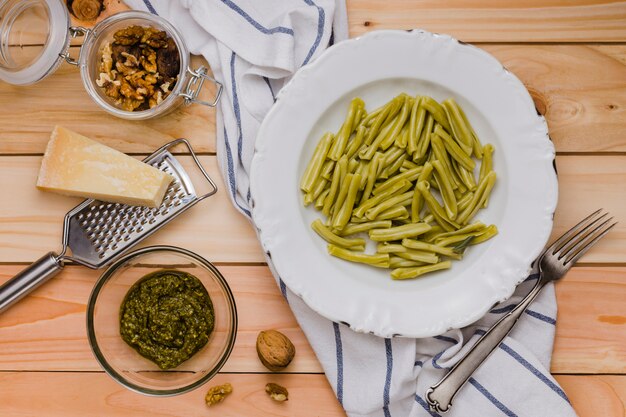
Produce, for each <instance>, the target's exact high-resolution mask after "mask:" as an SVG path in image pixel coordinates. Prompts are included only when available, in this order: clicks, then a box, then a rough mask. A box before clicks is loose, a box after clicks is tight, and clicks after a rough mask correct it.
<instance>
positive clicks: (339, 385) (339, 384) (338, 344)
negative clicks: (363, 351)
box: [333, 322, 343, 405]
mask: <svg viewBox="0 0 626 417" xmlns="http://www.w3.org/2000/svg"><path fill="white" fill-rule="evenodd" d="M333 329H334V331H335V349H336V351H337V400H339V404H341V405H343V347H342V344H341V330H340V329H339V324H338V323H335V322H333Z"/></svg>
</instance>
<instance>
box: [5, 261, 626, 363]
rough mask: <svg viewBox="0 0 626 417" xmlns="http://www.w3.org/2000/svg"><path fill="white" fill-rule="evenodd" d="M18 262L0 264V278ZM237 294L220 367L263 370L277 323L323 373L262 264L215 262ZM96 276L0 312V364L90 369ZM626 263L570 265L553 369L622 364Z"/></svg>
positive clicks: (53, 286) (57, 281)
mask: <svg viewBox="0 0 626 417" xmlns="http://www.w3.org/2000/svg"><path fill="white" fill-rule="evenodd" d="M21 268H22V266H20V265H3V266H0V283H2V282H5V281H6V280H7V279H9V278H10V277H12V276H13V275H14V274H15V273H17V272H18V271H19V270H20V269H21ZM219 269H220V271H222V273H223V274H224V276H225V277H226V279H227V280H228V282H229V284H230V285H231V287H232V290H233V292H234V294H235V299H236V301H237V307H238V313H239V330H238V334H237V343H236V345H235V349H234V351H233V353H232V355H231V357H230V360H229V361H228V362H227V363H226V365H225V367H224V369H223V370H224V371H226V372H263V371H264V370H265V368H264V367H263V366H262V365H261V363H260V362H259V360H258V359H257V355H256V351H255V341H256V336H257V334H258V332H259V331H260V330H264V329H269V328H275V329H279V330H280V331H282V332H284V333H285V334H287V335H288V336H289V338H291V340H293V342H294V344H295V346H296V351H297V355H296V357H295V359H294V362H293V363H292V365H290V366H289V368H287V369H286V372H322V368H321V366H320V364H319V362H318V361H317V359H316V357H315V354H314V353H313V351H312V349H311V347H310V345H309V343H308V341H307V340H306V337H305V336H304V334H303V333H302V331H301V330H300V328H299V327H298V324H297V322H296V320H295V318H294V317H293V314H292V313H291V311H290V309H289V307H288V305H287V303H286V302H285V301H284V299H283V298H282V296H281V294H280V292H279V290H278V287H277V285H276V284H275V282H274V280H273V278H272V276H271V274H270V271H269V269H268V268H267V267H264V266H219ZM99 275H100V273H99V272H97V271H91V270H89V269H86V268H81V267H77V266H71V267H67V268H66V270H65V271H63V272H62V273H61V275H59V276H58V277H56V278H54V279H52V281H51V282H49V283H47V284H46V285H45V286H43V287H41V288H39V289H38V290H37V291H36V292H34V293H33V294H32V295H31V296H29V297H27V298H26V299H25V300H23V301H22V302H20V303H19V304H17V305H15V306H14V307H12V308H11V309H9V310H8V311H6V312H5V313H3V314H2V315H0V370H9V371H10V370H16V371H24V370H28V371H42V370H44V371H50V370H71V371H96V370H98V369H99V366H98V364H97V362H96V361H95V359H94V358H93V355H92V353H91V350H90V348H89V345H88V343H87V339H86V330H85V309H86V306H85V304H86V302H87V299H88V297H89V294H90V292H91V289H92V287H93V284H94V283H95V281H96V280H97V278H98V276H99ZM625 277H626V268H605V267H602V268H574V270H572V271H571V272H570V273H569V274H568V276H567V277H566V278H565V279H564V280H563V281H562V282H560V283H559V284H558V286H557V297H558V303H559V315H558V323H557V336H556V345H555V349H554V356H553V359H552V372H555V373H619V372H624V371H625V370H626V331H624V329H625V328H626V306H624V303H623V300H624V299H626V280H625V279H624V278H625Z"/></svg>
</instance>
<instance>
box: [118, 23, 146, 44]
mask: <svg viewBox="0 0 626 417" xmlns="http://www.w3.org/2000/svg"><path fill="white" fill-rule="evenodd" d="M144 31H145V29H144V27H143V26H136V25H135V26H129V27H127V28H126V29H120V30H118V31H117V32H115V34H113V38H114V39H115V42H116V43H117V44H119V45H135V44H137V43H139V41H140V40H141V38H142V36H143V34H144Z"/></svg>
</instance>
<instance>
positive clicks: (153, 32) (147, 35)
mask: <svg viewBox="0 0 626 417" xmlns="http://www.w3.org/2000/svg"><path fill="white" fill-rule="evenodd" d="M168 39H169V38H168V37H167V33H165V31H162V30H157V29H154V28H144V32H143V36H142V37H141V41H140V42H141V43H145V44H146V45H148V46H151V47H153V48H165V47H166V46H167V40H168Z"/></svg>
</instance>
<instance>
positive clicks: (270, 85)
mask: <svg viewBox="0 0 626 417" xmlns="http://www.w3.org/2000/svg"><path fill="white" fill-rule="evenodd" d="M263 80H264V81H265V84H267V88H269V89H270V94H271V95H272V100H274V103H276V94H274V89H273V88H272V84H271V83H270V80H269V78H267V77H263Z"/></svg>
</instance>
